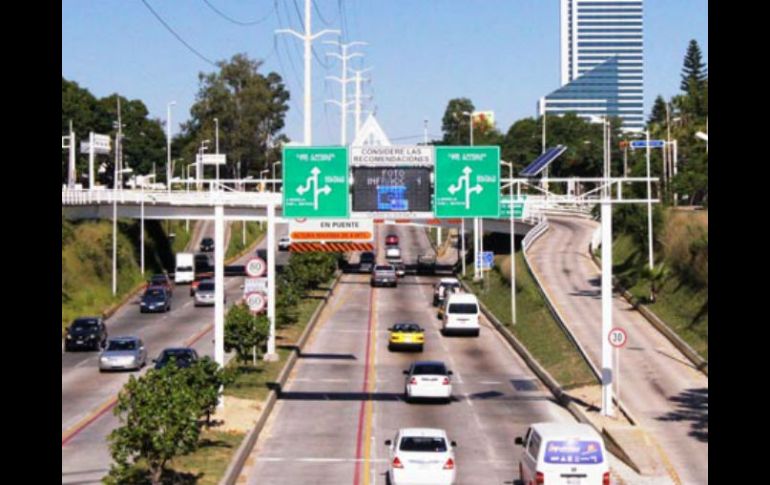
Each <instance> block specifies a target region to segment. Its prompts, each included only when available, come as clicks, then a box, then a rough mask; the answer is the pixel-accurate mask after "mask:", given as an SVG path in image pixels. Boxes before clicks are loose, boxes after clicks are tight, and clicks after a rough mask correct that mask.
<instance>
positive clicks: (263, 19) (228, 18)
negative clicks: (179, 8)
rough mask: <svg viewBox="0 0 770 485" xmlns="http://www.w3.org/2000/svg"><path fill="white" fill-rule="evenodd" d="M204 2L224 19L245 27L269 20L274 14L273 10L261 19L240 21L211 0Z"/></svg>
mask: <svg viewBox="0 0 770 485" xmlns="http://www.w3.org/2000/svg"><path fill="white" fill-rule="evenodd" d="M203 3H205V4H206V5H208V6H209V8H210V9H211V10H213V11H214V12H216V13H217V14H218V15H219V16H220V17H222V18H223V19H225V20H227V21H229V22H232V23H234V24H236V25H240V26H243V27H247V26H251V25H257V24H261V23H262V22H264V21H265V20H267V19H268V18H269V17H270V15H272V14H273V12H272V11H270V12H268V13H267V15H265V16H264V17H262V18H261V19H257V20H249V21H240V20H236V19H234V18H232V17H230V16H229V15H227V14H225V13H224V12H222V11H221V10H219V9H218V8H216V7H215V6H214V5H212V4H211V2H209V0H203ZM273 8H275V4H274V6H273Z"/></svg>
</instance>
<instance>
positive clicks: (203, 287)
mask: <svg viewBox="0 0 770 485" xmlns="http://www.w3.org/2000/svg"><path fill="white" fill-rule="evenodd" d="M198 290H200V291H214V283H201V284H199V285H198Z"/></svg>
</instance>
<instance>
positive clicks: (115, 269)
mask: <svg viewBox="0 0 770 485" xmlns="http://www.w3.org/2000/svg"><path fill="white" fill-rule="evenodd" d="M131 172H133V170H132V169H131V168H127V169H124V170H117V171H116V172H115V174H116V175H119V176H121V177H122V175H123V173H131ZM117 194H118V193H117V191H115V190H114V188H113V194H112V296H115V295H116V294H117V293H118V198H117Z"/></svg>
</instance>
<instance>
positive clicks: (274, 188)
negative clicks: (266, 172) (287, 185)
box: [273, 160, 281, 192]
mask: <svg viewBox="0 0 770 485" xmlns="http://www.w3.org/2000/svg"><path fill="white" fill-rule="evenodd" d="M280 164H281V161H280V160H278V161H275V162H273V192H275V191H276V188H277V187H276V178H275V166H276V165H280Z"/></svg>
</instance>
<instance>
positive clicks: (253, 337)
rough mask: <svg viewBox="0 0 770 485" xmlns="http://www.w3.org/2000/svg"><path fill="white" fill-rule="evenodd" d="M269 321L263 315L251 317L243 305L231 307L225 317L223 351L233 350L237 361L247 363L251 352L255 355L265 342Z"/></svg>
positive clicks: (247, 308)
mask: <svg viewBox="0 0 770 485" xmlns="http://www.w3.org/2000/svg"><path fill="white" fill-rule="evenodd" d="M269 334H270V321H269V320H268V319H267V317H266V316H265V315H253V314H252V313H251V310H249V307H248V306H247V305H246V304H245V303H241V304H238V305H233V306H232V307H230V310H228V312H227V315H226V316H225V350H226V351H227V352H229V351H231V350H235V353H236V355H237V356H238V360H239V361H240V362H241V363H242V364H245V363H248V361H249V360H250V359H251V357H252V352H253V351H254V349H256V353H257V355H259V353H260V352H259V351H260V349H261V347H262V346H263V345H264V344H265V342H267V338H268V336H269Z"/></svg>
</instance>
